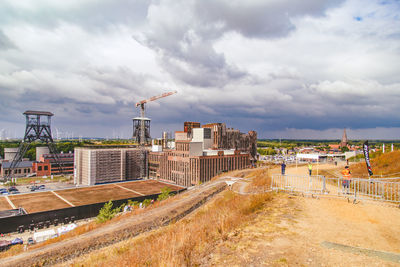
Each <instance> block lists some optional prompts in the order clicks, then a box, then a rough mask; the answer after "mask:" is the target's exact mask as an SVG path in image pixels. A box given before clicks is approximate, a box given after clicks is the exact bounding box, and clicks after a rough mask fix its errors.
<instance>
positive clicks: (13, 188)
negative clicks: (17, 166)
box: [8, 186, 18, 192]
mask: <svg viewBox="0 0 400 267" xmlns="http://www.w3.org/2000/svg"><path fill="white" fill-rule="evenodd" d="M12 191H18V189H17V188H16V187H15V186H10V188H8V192H12Z"/></svg>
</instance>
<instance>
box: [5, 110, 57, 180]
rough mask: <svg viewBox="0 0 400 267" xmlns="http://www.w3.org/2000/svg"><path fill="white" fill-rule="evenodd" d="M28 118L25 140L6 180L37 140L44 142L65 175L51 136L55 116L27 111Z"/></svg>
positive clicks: (25, 113)
mask: <svg viewBox="0 0 400 267" xmlns="http://www.w3.org/2000/svg"><path fill="white" fill-rule="evenodd" d="M23 114H24V115H25V117H26V128H25V135H24V139H23V140H22V142H21V144H20V145H19V147H18V152H17V154H16V155H15V157H14V159H13V161H12V163H11V165H10V170H9V172H8V175H7V176H6V178H9V177H11V176H12V173H13V170H14V169H15V168H17V167H18V165H19V163H20V162H21V161H22V159H23V157H24V155H25V153H26V151H27V150H28V148H29V146H30V144H31V143H32V142H35V141H36V140H40V141H42V142H44V143H45V144H46V145H47V147H48V148H49V151H50V153H51V155H52V156H53V159H54V161H55V162H56V164H57V166H58V168H59V170H60V173H63V164H62V162H61V160H60V158H59V157H58V155H57V149H56V146H55V144H54V141H53V137H52V136H51V117H52V116H53V115H54V114H53V113H51V112H48V111H32V110H27V111H25V112H24V113H23Z"/></svg>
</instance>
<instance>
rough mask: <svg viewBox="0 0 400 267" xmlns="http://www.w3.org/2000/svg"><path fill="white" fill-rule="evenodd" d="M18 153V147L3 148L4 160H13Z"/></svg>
mask: <svg viewBox="0 0 400 267" xmlns="http://www.w3.org/2000/svg"><path fill="white" fill-rule="evenodd" d="M17 153H18V147H5V148H4V161H13V159H14V157H15V155H17Z"/></svg>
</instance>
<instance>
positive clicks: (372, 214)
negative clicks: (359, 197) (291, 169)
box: [203, 193, 400, 266]
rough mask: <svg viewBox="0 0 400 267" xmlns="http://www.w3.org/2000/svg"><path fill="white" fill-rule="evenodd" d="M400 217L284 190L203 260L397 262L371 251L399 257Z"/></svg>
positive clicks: (244, 262)
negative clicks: (250, 221)
mask: <svg viewBox="0 0 400 267" xmlns="http://www.w3.org/2000/svg"><path fill="white" fill-rule="evenodd" d="M399 222H400V210H399V209H396V208H392V207H384V206H378V205H374V204H357V205H354V204H351V203H348V202H347V201H344V200H337V199H334V200H332V199H313V198H303V197H298V196H289V195H287V194H284V193H281V194H278V195H277V196H276V197H275V200H274V202H273V205H272V206H271V207H269V208H268V209H266V210H264V211H263V212H262V213H261V214H259V216H258V217H257V218H256V219H255V220H254V221H253V222H252V223H250V224H249V225H246V226H244V227H242V228H241V229H238V230H237V231H235V233H232V234H231V235H230V237H229V238H228V240H227V241H224V242H222V243H220V244H219V245H218V246H216V248H215V250H214V252H213V253H212V254H211V255H210V257H209V258H207V259H205V261H204V264H203V265H204V266H210V265H215V266H223V265H224V266H227V265H230V266H271V265H272V266H399V265H400V261H399V262H398V263H395V262H393V261H390V260H387V259H385V258H383V257H380V256H379V255H378V256H376V254H377V253H374V252H373V251H384V252H391V253H395V254H397V259H400V229H399V227H398V224H399ZM327 243H328V244H332V243H334V244H339V245H345V246H350V247H357V248H362V249H369V250H372V252H371V251H370V252H366V253H358V252H357V251H359V249H358V250H357V249H353V250H348V249H347V250H346V249H342V248H340V246H337V247H338V248H330V247H328V246H326V244H327ZM331 247H333V246H331Z"/></svg>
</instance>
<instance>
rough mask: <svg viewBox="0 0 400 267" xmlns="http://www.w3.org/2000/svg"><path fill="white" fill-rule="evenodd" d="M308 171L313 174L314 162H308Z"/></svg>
mask: <svg viewBox="0 0 400 267" xmlns="http://www.w3.org/2000/svg"><path fill="white" fill-rule="evenodd" d="M308 173H309V175H310V176H311V174H312V164H311V162H309V163H308Z"/></svg>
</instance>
